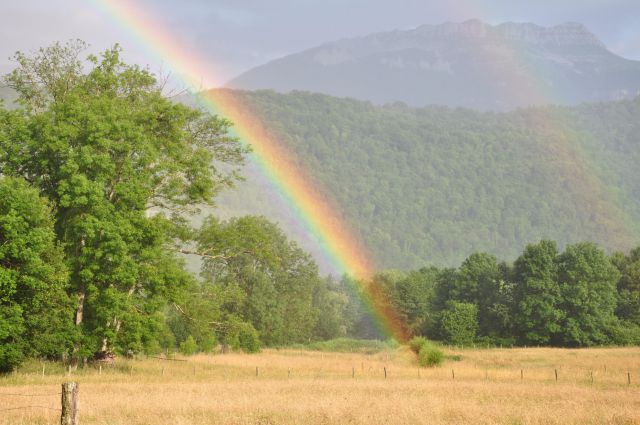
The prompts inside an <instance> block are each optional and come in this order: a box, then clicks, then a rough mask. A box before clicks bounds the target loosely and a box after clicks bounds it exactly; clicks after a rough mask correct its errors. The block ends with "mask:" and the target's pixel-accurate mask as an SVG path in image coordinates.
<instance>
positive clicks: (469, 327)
mask: <svg viewBox="0 0 640 425" xmlns="http://www.w3.org/2000/svg"><path fill="white" fill-rule="evenodd" d="M440 320H441V326H442V333H443V336H444V340H445V341H447V342H449V343H451V344H455V345H471V344H472V343H473V341H474V340H475V338H476V332H477V331H478V307H477V306H476V305H475V304H468V303H459V302H455V301H450V302H448V303H447V309H446V310H445V311H443V312H442V315H441V318H440Z"/></svg>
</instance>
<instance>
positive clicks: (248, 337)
mask: <svg viewBox="0 0 640 425" xmlns="http://www.w3.org/2000/svg"><path fill="white" fill-rule="evenodd" d="M223 344H225V345H226V346H228V347H231V349H233V350H235V351H238V350H242V351H244V352H246V353H257V352H259V351H260V345H261V344H260V336H259V334H258V332H257V331H256V329H255V328H254V327H253V326H252V325H251V323H246V322H243V321H241V320H240V319H238V318H237V317H233V316H232V317H230V318H229V320H228V322H227V323H226V330H225V332H224V337H223Z"/></svg>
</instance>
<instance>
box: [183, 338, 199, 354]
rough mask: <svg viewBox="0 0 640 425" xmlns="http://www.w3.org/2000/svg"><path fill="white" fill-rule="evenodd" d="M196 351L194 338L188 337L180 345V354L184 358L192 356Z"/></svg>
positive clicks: (196, 345) (196, 346)
mask: <svg viewBox="0 0 640 425" xmlns="http://www.w3.org/2000/svg"><path fill="white" fill-rule="evenodd" d="M196 351H198V344H197V343H196V340H195V338H194V337H192V336H191V335H189V336H188V337H187V339H185V340H184V341H182V342H181V343H180V352H181V353H182V354H184V355H185V356H192V355H194V354H195V353H196Z"/></svg>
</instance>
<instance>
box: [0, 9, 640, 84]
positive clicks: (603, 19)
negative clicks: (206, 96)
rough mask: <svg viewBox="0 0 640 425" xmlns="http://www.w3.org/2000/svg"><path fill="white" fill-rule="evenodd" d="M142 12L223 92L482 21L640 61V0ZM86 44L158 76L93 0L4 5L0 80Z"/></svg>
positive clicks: (149, 59) (156, 62) (151, 60)
mask: <svg viewBox="0 0 640 425" xmlns="http://www.w3.org/2000/svg"><path fill="white" fill-rule="evenodd" d="M129 1H136V2H137V3H139V4H142V5H143V6H142V7H143V9H145V10H148V11H149V12H150V13H151V14H152V15H153V16H154V17H155V18H156V19H157V20H158V24H159V25H162V26H164V27H165V28H166V29H167V30H168V31H171V32H172V33H175V34H178V35H179V37H180V38H181V39H182V40H184V41H186V42H187V43H190V47H191V48H192V49H197V50H198V51H199V52H201V53H202V56H203V57H205V58H206V60H207V61H209V62H210V63H211V64H215V68H216V70H217V71H216V74H217V75H216V76H215V77H214V78H213V79H212V80H210V81H208V82H207V83H208V84H214V85H215V84H218V85H221V84H224V83H225V82H226V81H227V80H229V79H231V78H233V77H235V76H236V75H238V74H239V73H241V72H243V71H245V70H247V69H249V68H251V67H253V66H256V65H260V64H262V63H265V62H267V61H269V60H271V59H274V58H277V57H280V56H284V55H286V54H289V53H294V52H297V51H300V50H303V49H306V48H309V47H313V46H315V45H318V44H321V43H323V42H327V41H332V40H336V39H340V38H345V37H353V36H359V35H366V34H370V33H372V32H379V31H389V30H393V29H409V28H414V27H416V26H419V25H421V24H439V23H442V22H446V21H455V22H459V21H464V20H467V19H471V18H478V19H481V20H483V21H485V22H488V23H490V24H498V23H501V22H505V21H515V22H533V23H536V24H539V25H544V26H551V25H556V24H559V23H563V22H567V21H574V22H581V23H583V24H585V25H586V26H587V27H588V28H589V29H590V30H591V31H592V32H593V33H594V34H595V35H596V36H598V37H599V38H600V39H601V40H602V41H603V42H604V43H605V44H606V45H607V46H608V47H609V49H610V50H612V51H613V52H615V53H617V54H619V55H621V56H624V57H626V58H630V59H637V60H640V0H530V1H521V0H180V1H178V0H129ZM71 38H81V39H83V40H85V41H87V42H89V43H90V44H91V45H92V46H93V49H94V50H102V49H104V48H106V47H107V46H110V45H112V44H114V43H116V42H118V43H120V44H121V45H122V46H123V48H124V49H125V56H126V59H127V61H130V62H136V63H139V64H141V65H148V66H149V67H150V68H151V70H152V71H154V72H158V71H159V70H160V69H161V67H162V58H158V57H154V56H151V55H150V54H149V53H148V52H147V50H146V49H145V47H144V45H142V44H141V43H140V41H139V40H138V39H136V38H135V37H133V36H132V34H131V33H130V32H129V31H127V29H126V28H123V27H122V26H121V25H118V23H117V22H115V21H114V20H113V18H112V17H110V16H108V15H105V14H104V13H103V12H102V11H101V10H100V9H99V8H98V7H96V5H95V3H94V1H93V0H16V1H14V0H0V40H2V42H1V43H0V73H2V74H4V73H6V72H8V71H9V70H10V69H11V68H12V66H13V65H12V63H11V62H10V61H9V60H8V58H9V56H11V55H12V54H13V52H15V51H16V50H21V51H26V52H28V51H30V50H34V49H37V48H38V47H42V46H46V45H49V44H51V43H52V42H54V41H64V40H68V39H71Z"/></svg>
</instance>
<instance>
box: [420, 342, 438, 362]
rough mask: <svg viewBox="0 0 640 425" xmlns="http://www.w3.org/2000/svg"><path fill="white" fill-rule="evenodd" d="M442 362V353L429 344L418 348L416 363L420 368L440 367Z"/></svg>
mask: <svg viewBox="0 0 640 425" xmlns="http://www.w3.org/2000/svg"><path fill="white" fill-rule="evenodd" d="M443 361H444V353H443V352H442V350H440V349H439V348H438V347H436V346H435V345H433V344H431V343H428V342H427V343H426V344H423V345H422V348H420V352H419V353H418V363H420V366H422V367H434V366H440V365H441V364H442V362H443Z"/></svg>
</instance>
